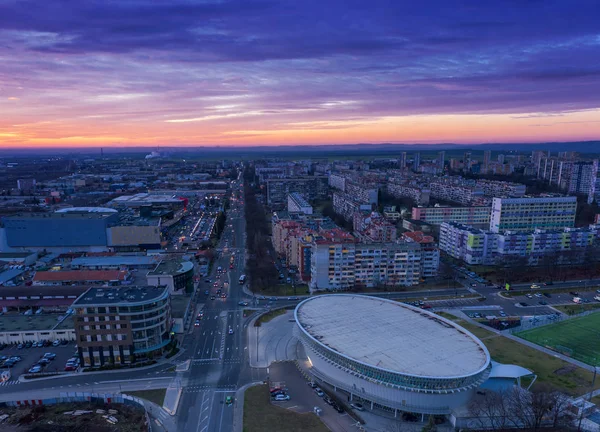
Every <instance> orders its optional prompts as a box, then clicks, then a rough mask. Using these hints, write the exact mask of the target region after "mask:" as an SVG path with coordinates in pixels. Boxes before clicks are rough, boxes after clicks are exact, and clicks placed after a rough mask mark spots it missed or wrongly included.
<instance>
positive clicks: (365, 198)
mask: <svg viewBox="0 0 600 432" xmlns="http://www.w3.org/2000/svg"><path fill="white" fill-rule="evenodd" d="M345 191H346V193H347V194H348V196H350V197H351V198H352V199H353V200H355V201H358V202H359V203H361V204H371V205H377V202H378V200H379V197H378V195H379V188H378V187H373V185H371V184H361V183H358V182H353V181H350V182H346V188H345Z"/></svg>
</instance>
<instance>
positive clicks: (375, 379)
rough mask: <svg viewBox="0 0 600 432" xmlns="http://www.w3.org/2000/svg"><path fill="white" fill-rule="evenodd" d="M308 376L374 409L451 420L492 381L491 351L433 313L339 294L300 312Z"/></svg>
mask: <svg viewBox="0 0 600 432" xmlns="http://www.w3.org/2000/svg"><path fill="white" fill-rule="evenodd" d="M294 317H295V320H296V324H297V325H296V326H295V332H296V335H297V337H298V339H299V340H300V341H301V342H302V344H303V346H304V348H305V351H306V355H307V357H308V364H309V372H310V373H311V374H313V375H314V376H315V377H316V378H318V379H319V380H322V381H324V382H326V383H328V384H330V385H331V386H333V387H334V388H335V389H336V390H343V391H344V392H345V393H347V394H348V397H349V398H350V399H351V400H360V401H362V402H363V403H364V404H365V405H366V406H367V407H368V406H369V405H370V406H371V408H373V407H377V408H381V409H385V410H390V411H394V412H396V413H397V411H408V412H414V413H423V414H448V413H450V411H451V410H452V408H455V407H457V406H461V405H464V404H465V403H466V402H467V401H468V400H469V399H470V398H471V397H472V395H473V392H474V391H475V389H476V388H477V387H479V385H480V384H482V383H483V382H484V381H486V379H487V378H488V376H489V374H490V369H491V364H490V355H489V353H488V351H487V349H486V347H485V346H484V345H483V343H481V341H479V340H478V339H477V338H476V337H475V336H474V335H473V334H471V333H470V332H468V331H467V330H465V329H463V328H461V327H459V326H458V325H456V324H454V323H453V322H451V321H449V320H447V319H445V318H442V317H440V316H438V315H435V314H433V313H431V312H427V311H425V310H422V309H419V308H416V307H413V306H409V305H406V304H403V303H399V302H395V301H392V300H386V299H381V298H377V297H369V296H362V295H350V294H335V295H322V296H318V297H313V298H309V299H307V300H304V301H303V302H301V303H300V304H299V305H298V307H297V308H296V310H295V312H294Z"/></svg>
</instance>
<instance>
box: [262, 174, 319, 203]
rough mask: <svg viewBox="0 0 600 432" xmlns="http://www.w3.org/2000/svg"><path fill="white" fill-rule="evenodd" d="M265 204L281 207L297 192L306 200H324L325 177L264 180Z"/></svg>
mask: <svg viewBox="0 0 600 432" xmlns="http://www.w3.org/2000/svg"><path fill="white" fill-rule="evenodd" d="M265 185H266V198H267V204H269V205H271V206H281V205H285V203H287V197H288V195H289V194H291V193H293V192H299V193H301V194H302V195H304V196H305V197H306V198H307V199H324V198H326V197H327V192H328V183H327V176H304V177H292V178H277V179H267V180H265Z"/></svg>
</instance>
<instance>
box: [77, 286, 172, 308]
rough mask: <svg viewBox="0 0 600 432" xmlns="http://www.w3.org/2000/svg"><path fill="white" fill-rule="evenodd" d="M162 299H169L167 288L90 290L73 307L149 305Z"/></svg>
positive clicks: (146, 287)
mask: <svg viewBox="0 0 600 432" xmlns="http://www.w3.org/2000/svg"><path fill="white" fill-rule="evenodd" d="M161 297H164V298H167V297H169V289H168V288H167V287H166V286H159V287H154V286H144V287H133V288H90V289H89V290H87V291H86V292H85V293H83V294H82V295H81V296H80V297H79V298H78V299H77V300H75V302H73V307H77V306H90V305H100V306H101V305H116V304H134V303H149V302H153V301H156V300H159V299H160V298H161Z"/></svg>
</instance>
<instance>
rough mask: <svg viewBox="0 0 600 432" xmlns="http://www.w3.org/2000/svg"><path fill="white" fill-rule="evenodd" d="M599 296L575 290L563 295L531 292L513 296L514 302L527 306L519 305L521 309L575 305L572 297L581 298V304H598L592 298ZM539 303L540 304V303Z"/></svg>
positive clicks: (594, 293) (593, 292)
mask: <svg viewBox="0 0 600 432" xmlns="http://www.w3.org/2000/svg"><path fill="white" fill-rule="evenodd" d="M598 295H599V294H598V293H596V292H595V291H587V292H579V291H577V290H575V289H574V290H573V291H572V293H571V292H563V293H554V294H551V293H544V292H531V293H528V294H525V295H520V296H514V297H513V298H514V299H515V302H517V303H525V304H526V305H527V306H524V305H520V306H523V307H528V306H538V305H539V306H545V305H548V306H552V305H565V304H575V303H574V302H573V298H574V297H579V298H581V301H582V303H598V301H597V300H595V299H594V297H596V296H598ZM540 302H541V303H540Z"/></svg>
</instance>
